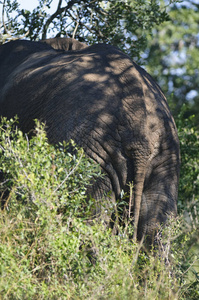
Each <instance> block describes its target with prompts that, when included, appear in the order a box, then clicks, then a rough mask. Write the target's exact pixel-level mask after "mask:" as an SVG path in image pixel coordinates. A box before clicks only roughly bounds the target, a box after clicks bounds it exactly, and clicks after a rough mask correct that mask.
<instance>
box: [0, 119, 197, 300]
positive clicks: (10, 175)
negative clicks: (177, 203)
mask: <svg viewBox="0 0 199 300" xmlns="http://www.w3.org/2000/svg"><path fill="white" fill-rule="evenodd" d="M14 124H15V121H13V120H10V121H6V120H5V119H4V120H3V123H2V125H1V133H0V136H1V137H0V139H1V143H0V152H1V153H0V154H1V155H0V166H1V171H3V174H4V175H3V177H2V178H1V179H2V180H1V182H2V183H1V201H3V209H2V210H1V213H0V236H1V243H0V260H1V265H0V295H1V297H2V299H177V298H179V299H187V297H188V298H189V299H194V297H196V296H197V288H196V284H197V281H196V280H195V278H194V279H193V280H192V279H189V281H186V280H187V277H185V274H187V270H189V269H190V267H191V265H190V262H189V261H187V265H186V266H185V252H184V249H187V245H188V242H187V240H188V239H189V241H190V240H191V239H192V229H191V230H190V231H187V230H185V231H183V230H182V224H183V223H182V221H181V220H180V218H179V220H177V221H172V220H171V221H170V223H169V224H168V226H167V228H166V230H165V232H163V234H162V237H161V238H160V237H159V236H158V237H157V247H156V249H152V251H151V252H147V251H144V250H142V249H141V245H138V244H137V243H135V242H134V241H133V240H132V238H131V237H132V230H133V229H132V225H131V224H128V226H127V227H125V228H123V227H118V228H119V234H118V235H114V234H113V232H112V231H111V229H110V228H107V227H105V226H104V223H103V220H100V219H98V220H96V221H94V220H93V222H92V223H91V222H88V221H89V220H90V217H91V211H92V206H93V202H94V199H90V200H88V199H87V197H86V188H87V186H88V185H89V183H90V181H91V180H92V178H93V177H98V176H101V174H100V170H99V167H98V166H96V165H95V164H93V163H92V162H91V160H90V159H88V158H86V157H85V155H84V153H83V150H82V149H78V148H77V147H76V146H75V144H74V142H71V143H70V144H65V143H62V144H59V145H58V146H52V145H49V143H48V140H47V137H46V133H45V131H44V126H43V125H41V124H39V123H38V122H37V123H36V127H35V130H34V133H35V135H34V136H33V137H32V139H30V140H29V139H28V137H27V135H23V134H22V132H21V131H20V130H19V129H18V128H17V126H16V125H14ZM185 138H186V134H185V136H184V140H185ZM182 203H184V202H183V200H182ZM118 205H119V204H118ZM183 205H184V204H183ZM184 206H185V205H184ZM118 226H119V225H118ZM184 227H185V225H184ZM184 232H185V233H184ZM188 235H189V236H188ZM171 246H172V251H171V250H170V248H171Z"/></svg>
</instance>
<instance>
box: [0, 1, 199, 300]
mask: <svg viewBox="0 0 199 300" xmlns="http://www.w3.org/2000/svg"><path fill="white" fill-rule="evenodd" d="M18 2H19V1H17V0H4V1H1V4H0V5H1V8H2V18H1V24H0V25H1V32H0V43H5V42H8V41H9V40H13V39H18V38H24V39H29V40H40V39H45V38H50V37H55V36H58V37H73V38H76V39H77V40H79V41H81V42H84V43H86V44H89V45H90V44H94V43H99V42H104V43H109V44H112V45H115V46H118V47H119V48H121V49H122V50H123V51H124V52H126V53H127V54H129V55H130V57H131V58H132V59H134V60H135V61H136V62H138V63H139V64H141V65H142V66H143V67H144V68H145V69H146V70H147V71H148V72H149V73H150V74H151V75H152V76H153V77H154V78H155V79H156V81H157V82H158V83H159V85H160V86H161V88H162V90H163V92H164V93H165V95H166V96H167V99H168V102H169V105H170V108H171V110H172V113H173V115H174V117H175V120H176V124H177V127H178V132H179V138H180V142H181V156H182V167H181V179H180V188H179V200H178V211H179V218H178V220H177V221H176V222H174V223H172V222H171V232H172V234H171V235H170V236H169V237H168V236H167V235H166V236H165V237H166V242H165V243H166V245H167V246H168V245H170V244H172V247H171V248H172V250H170V251H169V250H168V252H169V253H170V254H169V255H170V257H169V263H168V265H167V267H165V266H166V264H165V260H167V259H168V255H167V254H165V255H163V260H164V263H163V264H162V260H161V259H159V258H154V256H153V255H151V254H146V253H144V252H141V251H139V247H138V245H134V244H132V242H131V241H130V239H128V236H130V233H129V235H128V231H129V232H130V230H131V229H130V226H129V227H128V230H126V231H125V232H122V231H121V235H120V237H121V236H125V239H123V240H122V239H121V240H119V237H118V240H115V239H114V240H113V239H112V238H111V237H110V236H111V234H110V232H107V231H106V232H104V229H103V228H101V227H100V226H97V227H95V226H94V225H93V227H92V226H90V227H86V225H85V223H84V222H82V223H83V224H84V226H83V225H82V223H81V222H80V221H82V219H81V218H80V219H79V218H76V217H79V215H78V214H81V212H78V213H77V211H78V209H79V207H80V206H78V205H79V204H77V203H79V202H78V201H80V200H78V201H77V198H78V197H77V195H76V194H72V195H73V197H74V198H73V197H71V196H70V197H69V198H68V194H66V199H69V200H70V201H69V200H68V201H69V203H73V204H70V205H71V206H70V209H69V210H68V214H69V215H70V212H71V214H73V217H71V215H70V218H71V219H70V218H69V219H70V220H71V224H70V225H69V223H67V221H66V220H65V219H64V218H63V220H62V225H60V224H61V223H59V220H58V219H57V217H55V215H51V214H52V209H49V211H48V210H46V209H44V211H48V213H47V214H46V215H45V213H44V212H43V211H42V212H41V211H40V210H41V209H39V213H38V203H34V205H33V206H34V207H32V206H31V205H32V204H30V206H31V209H30V210H29V213H30V211H31V213H30V214H31V216H29V215H27V214H29V213H27V211H25V212H24V210H23V209H22V208H21V206H20V205H21V203H22V202H23V201H24V199H26V200H25V201H29V200H27V199H29V198H30V190H31V193H33V194H34V195H35V193H36V192H35V190H37V191H39V190H40V189H41V186H38V185H37V184H38V182H37V184H35V185H34V188H33V187H31V188H30V187H29V185H28V183H24V182H21V181H20V180H22V177H23V176H22V175H20V174H18V173H17V172H18V171H16V170H15V171H13V170H12V168H14V165H12V166H9V165H8V164H7V162H4V161H3V160H2V162H1V164H2V166H5V168H7V169H8V170H10V171H9V172H10V173H9V174H13V175H12V176H13V177H12V176H11V177H10V179H9V180H11V181H12V182H16V181H17V182H19V183H20V185H19V186H18V185H17V184H16V185H15V184H14V186H15V188H16V190H20V193H21V194H23V197H22V196H21V194H20V197H21V198H20V197H19V196H18V197H19V198H20V199H21V200H20V201H21V202H20V201H18V202H17V201H15V200H16V195H15V192H14V190H13V189H11V188H10V190H9V186H7V187H6V188H7V189H8V190H9V197H8V199H12V201H10V200H9V201H10V203H14V204H13V207H15V206H17V207H18V211H20V210H22V212H21V213H20V214H16V213H14V212H13V211H14V210H13V209H11V207H10V210H9V214H8V215H6V212H5V210H4V212H3V215H2V216H1V222H2V223H1V231H2V233H3V234H2V235H1V236H3V237H4V238H3V243H2V245H3V246H0V247H1V248H0V253H1V261H4V263H2V267H1V271H0V272H1V278H3V281H0V293H1V294H2V297H3V298H5V299H7V298H8V299H12V297H13V295H14V294H15V295H17V297H16V299H20V297H25V296H24V295H25V293H26V292H27V290H29V291H31V292H30V293H29V296H27V299H29V298H28V297H33V298H34V297H35V298H38V297H39V298H41V299H47V298H48V297H52V299H62V298H61V297H65V298H66V299H71V298H73V299H83V298H85V297H86V298H88V299H94V298H92V295H96V296H95V297H96V299H98V298H99V299H107V297H109V298H111V299H131V298H129V297H130V296H129V295H132V298H133V299H136V298H139V299H141V297H144V298H145V299H155V298H156V297H158V298H160V299H178V298H179V299H197V298H198V297H199V286H198V283H199V275H198V272H199V263H198V252H199V235H198V230H199V127H198V126H199V125H198V124H199V123H198V121H199V1H198V0H189V1H175V0H170V1H169V0H160V1H156V0H132V1H130V0H126V1H125V0H124V1H116V0H111V1H93V0H88V1H81V0H79V1H78V0H68V1H64V0H50V1H49V0H39V1H36V0H34V1H32V2H35V8H34V9H33V10H30V9H29V8H28V6H27V5H28V3H26V2H29V1H24V2H23V4H22V5H20V4H19V3H18ZM2 128H3V127H2ZM13 130H14V129H13ZM2 132H4V131H3V130H2ZM4 138H5V135H4V136H2V139H4ZM14 138H19V139H22V136H17V135H15V137H14ZM14 138H13V139H14ZM40 138H41V137H40ZM7 141H8V140H7ZM24 143H25V142H24ZM42 143H43V142H42ZM19 144H20V143H19ZM35 144H38V149H37V151H38V152H39V145H40V146H41V141H40V144H39V142H38V141H35ZM44 144H45V142H44ZM24 145H26V144H23V143H22V148H20V150H19V151H21V152H22V154H23V152H24V151H25V150H24V149H25V148H26V147H27V145H26V146H24ZM42 145H43V144H42ZM43 146H44V145H43ZM2 147H3V146H2ZM24 147H25V148H24ZM49 147H50V146H49ZM1 151H3V153H4V154H5V155H4V156H6V155H11V154H8V153H7V154H6V152H5V151H4V150H2V148H1ZM34 151H35V150H34ZM50 151H51V152H53V151H56V150H52V149H51V150H50ZM59 151H60V150H59ZM10 153H12V154H13V153H14V152H13V151H11V152H10ZM61 153H62V151H61ZM64 153H65V152H64ZM30 155H31V153H30ZM46 155H47V156H48V155H49V162H46V164H47V165H49V168H52V165H53V162H52V159H51V158H50V157H51V156H50V154H46ZM56 155H58V157H59V155H61V154H60V152H59V154H56ZM56 155H55V156H56ZM64 155H66V156H67V155H68V154H67V152H66V153H65V154H64ZM14 157H15V160H16V154H15V156H14ZM23 159H25V161H27V158H23V157H21V158H20V159H19V158H18V161H20V160H21V161H23ZM75 159H76V158H74V160H75ZM60 160H62V159H61V158H60ZM60 160H59V161H60ZM68 160H69V161H70V159H68ZM72 162H73V163H74V161H71V163H72ZM32 163H33V165H34V164H36V163H35V162H34V161H33V162H32ZM85 164H86V163H85V162H84V163H83V165H81V168H80V169H81V170H82V169H83V170H84V168H85V169H89V168H88V167H85ZM22 166H24V163H23V164H22ZM1 168H2V167H1ZM9 168H11V169H9ZM16 168H17V167H16ZM62 168H64V167H63V166H61V165H60V168H59V173H60V172H61V171H60V170H61V169H62ZM71 168H72V165H71ZM81 170H80V171H81ZM89 170H90V173H88V177H89V176H92V172H94V171H93V169H92V167H91V169H89ZM40 171H41V170H40ZM80 171H79V172H80ZM31 172H32V173H31ZM42 172H44V171H42ZM81 172H82V171H81ZM81 172H80V174H81ZM44 173H45V172H44ZM69 173H70V172H69ZM74 173H75V172H72V174H73V175H74ZM30 174H32V175H28V176H30V177H31V176H32V179H31V180H33V181H34V180H35V176H36V175H35V174H38V170H36V169H34V170H31V171H30ZM21 176H22V177H21ZM24 176H25V175H24ZM43 176H44V175H43ZM25 177H26V179H27V178H29V177H27V176H25ZM11 178H12V179H11ZM56 178H59V176H57V177H56ZM83 178H84V177H83ZM24 180H25V179H24ZM27 180H28V181H30V178H29V179H27ZM43 180H44V181H43V184H44V182H45V184H48V182H51V181H49V180H50V179H49V178H45V176H44V179H43ZM57 180H58V179H57ZM71 180H73V179H71ZM86 180H87V179H85V178H84V181H85V182H86ZM62 181H63V178H60V182H59V183H58V182H57V183H56V184H57V186H60V185H61V183H62ZM74 181H75V183H71V181H69V182H68V181H66V182H68V188H69V187H70V186H73V187H74V186H75V185H76V184H77V182H78V184H77V185H78V187H77V190H79V191H80V193H83V194H84V188H80V186H82V185H84V184H85V182H84V181H81V176H79V175H78V176H77V178H76V177H75V179H74ZM72 182H73V181H72ZM51 183H52V182H51ZM5 184H6V183H5ZM5 184H4V185H2V187H1V188H2V189H5ZM45 184H44V186H45ZM79 184H80V186H79ZM24 186H25V190H23V189H22V187H23V188H24ZM84 186H85V185H84ZM32 188H33V190H34V189H35V190H34V192H32ZM21 189H22V190H23V191H22V190H21ZM55 189H56V188H55V187H54V190H55ZM52 190H53V183H52ZM58 190H59V189H58ZM58 190H57V191H58ZM72 190H73V188H72ZM18 192H19V191H18ZM36 194H37V193H36ZM69 194H70V188H69ZM13 195H15V196H13ZM44 195H45V193H44ZM13 197H14V198H13ZM26 197H27V198H26ZM35 197H36V196H35ZM45 197H47V198H48V197H49V195H48V194H47V195H45V196H44V198H45ZM57 197H58V198H59V195H58V194H57ZM36 198H37V197H36ZM53 199H54V198H53ZM71 199H74V201H72V200H71ZM78 199H79V198H78ZM22 200H23V201H22ZM53 201H55V202H56V201H57V200H56V199H54V200H53ZM81 201H83V198H82V200H81ZM81 201H80V202H81ZM16 203H18V204H16ZM28 203H29V202H28ZM31 203H32V202H31ZM44 203H45V201H44ZM39 205H40V204H39ZM45 205H46V204H45ZM48 205H49V204H48ZM48 205H47V206H48ZM10 206H11V205H10ZM24 214H25V217H24ZM88 215H89V213H88ZM53 216H54V218H55V222H54V223H53V222H52V223H51V222H50V224H51V225H52V228H53V229H52V228H51V229H49V231H48V232H47V228H48V227H45V224H47V223H48V222H49V219H50V218H52V217H53ZM23 217H24V220H25V221H24V223H23V222H22V219H23ZM67 217H68V215H67ZM37 218H38V219H37ZM5 220H6V221H5ZM10 220H11V221H10ZM36 220H40V221H41V222H40V223H38V224H39V226H36V224H37V221H36ZM78 220H80V221H78ZM5 222H8V223H6V226H5ZM9 222H10V223H9ZM45 222H46V223H45ZM8 224H10V225H9V226H8ZM11 224H15V226H14V225H13V226H14V227H13V226H12V225H11ZM38 224H37V225H38ZM58 224H59V225H58ZM66 224H68V225H67V226H68V227H67V226H66ZM42 226H43V227H42ZM46 226H47V225H46ZM75 226H77V227H78V228H79V231H78V230H77V231H75ZM5 227H6V228H8V229H9V228H10V231H9V232H6V233H5V230H6V229H5ZM16 228H17V231H15V229H16ZM20 228H21V229H20ZM42 228H43V229H42ZM55 228H57V230H58V229H59V230H60V231H61V233H63V232H65V231H64V230H66V231H67V235H68V237H70V238H68V239H67V238H66V237H65V236H63V235H62V236H61V235H60V234H58V231H56V230H55ZM64 228H67V229H64ZM89 228H90V229H89ZM97 229H98V231H97ZM28 230H29V231H28ZM42 230H44V231H42ZM121 230H122V229H121ZM40 231H41V232H42V235H43V239H42V238H41V232H40ZM89 231H90V233H89V234H88V232H89ZM27 232H29V233H27ZM39 232H40V233H39ZM77 232H78V234H77ZM97 232H98V233H97ZM47 233H48V234H47ZM45 234H46V235H45ZM167 234H168V232H167ZM6 236H8V237H7V238H6ZM47 236H48V239H49V241H48V242H47ZM53 236H57V239H55V240H56V241H57V242H56V241H54V239H53ZM97 236H98V237H99V238H97ZM22 237H23V239H24V240H21V239H22ZM42 241H43V243H42ZM168 241H169V243H168ZM38 243H41V249H42V250H39V246H38V245H37V244H38ZM161 243H162V242H161V241H160V247H161V245H162V244H161ZM22 244H24V250H20V249H21V248H23V247H22ZM101 245H103V248H101ZM111 245H112V247H111ZM167 246H165V247H164V249H166V250H165V251H167ZM169 247H170V246H168V248H169ZM90 248H94V250H93V251H94V252H95V255H94V256H95V259H94V260H95V262H93V258H92V257H93V255H91V258H89V254H88V252H89V251H90V250H89V251H87V249H90ZM9 249H10V250H9ZM14 249H15V250H14ZM16 249H18V250H17V251H18V252H16ZM33 249H36V250H35V252H34V251H33ZM82 249H83V250H82ZM118 249H119V250H118ZM130 249H131V251H130ZM116 250H118V251H116ZM9 251H10V252H9ZM20 251H21V252H20ZM59 252H60V256H59V255H58V253H59ZM130 252H131V253H130ZM66 253H67V255H68V257H67V255H66ZM164 253H165V252H164ZM6 255H7V256H6ZM9 255H10V256H9ZM23 257H24V258H23ZM104 259H107V267H105V265H106V264H105V261H104ZM17 260H18V261H20V262H21V265H20V267H17ZM156 260H158V262H157V261H156ZM24 261H26V264H24ZM55 262H57V264H55ZM64 264H65V265H66V266H67V267H65V268H64V267H63V265H64ZM55 265H56V268H55ZM42 266H43V267H42ZM124 266H125V267H124ZM155 266H157V267H155ZM9 270H10V271H9ZM114 270H116V271H115V272H114ZM55 273H56V274H57V276H56V275H55ZM171 273H172V274H173V275H171ZM15 274H16V276H14V275H15ZM169 274H170V275H169ZM33 275H34V276H33ZM7 276H8V277H9V276H10V278H11V279H12V280H10V281H8V282H7V286H6V287H5V280H6V277H7ZM49 278H50V279H49ZM121 278H123V280H121ZM9 282H10V283H9ZM108 282H109V284H108ZM35 284H36V285H38V287H37V288H36V287H35ZM64 285H65V286H67V289H68V292H67V289H66V288H64ZM161 285H162V286H163V289H161V288H160V286H161ZM47 290H49V291H51V292H50V293H51V294H48V293H49V292H47ZM13 291H14V292H13ZM17 293H18V294H17ZM27 295H28V294H27ZM103 295H104V296H103ZM42 297H43V298H42ZM53 297H54V298H53ZM59 297H60V298H59ZM100 297H104V298H100ZM24 299H26V298H24Z"/></svg>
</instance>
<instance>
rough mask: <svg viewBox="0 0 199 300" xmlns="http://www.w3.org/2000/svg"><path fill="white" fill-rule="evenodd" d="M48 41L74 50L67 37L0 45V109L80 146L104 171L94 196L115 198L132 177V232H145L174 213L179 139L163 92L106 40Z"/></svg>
mask: <svg viewBox="0 0 199 300" xmlns="http://www.w3.org/2000/svg"><path fill="white" fill-rule="evenodd" d="M54 42H55V43H54ZM70 43H71V40H70V41H69V44H70ZM54 44H55V45H56V46H53V45H54ZM77 44H78V42H77ZM50 45H52V47H55V48H59V49H62V50H64V49H74V48H73V47H72V46H71V44H70V47H68V48H67V46H64V45H66V39H64V40H63V45H61V40H60V39H59V43H57V40H54V41H53V40H51V41H49V42H47V44H46V43H40V42H30V41H14V42H9V43H7V44H4V45H2V46H1V47H0V94H1V100H0V101H1V102H0V115H2V116H6V117H8V118H11V117H13V116H15V115H16V114H17V115H18V117H19V121H20V127H21V129H22V130H23V131H24V132H29V131H30V130H31V129H32V128H33V126H34V122H33V119H39V120H41V121H44V122H46V125H47V127H46V129H47V134H48V138H49V141H50V142H51V143H58V142H60V141H63V140H66V141H68V140H69V139H73V140H75V142H76V143H77V144H78V145H79V146H82V147H83V148H84V150H85V152H86V154H87V155H88V156H89V157H91V158H92V159H93V160H94V161H96V162H97V163H99V164H100V166H101V168H102V170H103V172H104V174H105V176H104V178H103V179H98V180H97V181H96V182H95V183H94V184H93V186H92V188H91V189H90V191H89V193H90V194H91V195H92V196H93V197H94V198H96V199H97V200H100V199H102V198H103V197H104V195H105V194H107V193H108V192H109V191H111V192H112V193H111V196H109V197H107V199H106V201H107V203H110V202H111V201H115V200H116V199H118V198H120V195H121V191H122V190H124V191H127V190H129V187H128V184H129V182H132V181H133V183H134V199H133V203H132V215H134V228H135V233H134V238H136V236H137V238H138V240H140V239H141V238H142V237H143V236H144V235H148V236H149V237H150V238H151V237H152V236H153V234H154V231H155V229H156V228H157V226H158V224H161V223H164V222H165V221H166V220H167V217H168V216H169V215H175V214H176V201H177V191H178V178H179V165H180V162H179V141H178V136H177V131H176V126H175V123H174V120H173V117H172V115H171V113H170V110H169V108H168V104H167V100H166V98H165V97H164V95H163V93H162V91H161V90H160V88H159V86H158V85H157V84H156V83H155V82H154V80H153V79H152V78H151V76H150V75H149V74H147V73H146V72H145V71H144V70H143V69H142V68H141V67H139V66H138V65H137V64H136V63H135V62H133V61H132V60H131V59H130V58H129V57H128V56H127V55H125V54H124V53H123V52H122V51H120V50H119V49H117V48H115V47H113V46H110V45H105V44H97V45H93V46H90V47H86V48H83V49H81V50H77V51H67V52H66V51H60V50H56V49H53V48H52V47H51V46H50ZM57 45H59V47H57ZM74 47H76V46H74ZM83 47H85V45H84V46H83ZM109 194H110V193H109Z"/></svg>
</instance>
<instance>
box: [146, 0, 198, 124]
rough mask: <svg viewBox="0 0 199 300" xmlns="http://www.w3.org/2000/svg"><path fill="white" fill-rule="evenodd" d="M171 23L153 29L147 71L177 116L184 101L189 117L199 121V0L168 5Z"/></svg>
mask: <svg viewBox="0 0 199 300" xmlns="http://www.w3.org/2000/svg"><path fill="white" fill-rule="evenodd" d="M168 13H169V16H170V22H167V23H164V24H161V25H159V26H156V27H155V28H153V35H152V37H151V38H150V37H149V38H148V50H147V51H146V56H145V59H146V68H147V71H148V72H149V73H150V74H151V75H152V76H153V77H154V78H155V79H156V80H157V82H158V83H159V84H160V86H161V88H162V89H163V91H164V92H165V93H166V95H167V98H168V99H169V100H170V99H171V101H169V102H170V103H169V104H170V106H171V108H172V111H173V113H174V114H175V116H177V115H178V114H179V112H180V111H181V107H182V105H183V104H186V105H187V107H189V110H188V111H187V113H186V116H188V115H192V114H195V115H196V118H195V123H196V124H198V122H199V89H198V87H199V68H198V66H199V35H198V32H199V1H198V0H192V1H191V0H190V1H182V3H181V4H173V5H171V6H169V7H168Z"/></svg>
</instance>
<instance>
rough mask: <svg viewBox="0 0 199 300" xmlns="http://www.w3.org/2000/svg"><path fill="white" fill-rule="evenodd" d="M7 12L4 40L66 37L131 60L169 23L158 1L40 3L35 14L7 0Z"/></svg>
mask: <svg viewBox="0 0 199 300" xmlns="http://www.w3.org/2000/svg"><path fill="white" fill-rule="evenodd" d="M176 1H177V0H176ZM176 1H175V2H176ZM172 2H173V1H172ZM35 6H36V3H35ZM52 7H53V8H54V9H53V11H52ZM3 11H4V24H2V26H3V25H4V27H3V28H4V35H2V37H1V39H5V38H6V39H7V38H8V39H9V38H11V37H14V36H20V37H21V36H25V37H26V38H28V39H31V40H38V39H45V38H47V37H48V38H49V37H52V36H53V37H54V36H62V37H63V36H66V37H73V38H76V39H78V40H79V41H82V42H86V43H87V44H92V43H95V42H105V43H111V44H112V45H116V46H118V47H120V48H121V49H123V50H125V51H126V52H127V53H129V54H130V55H131V56H139V55H140V52H141V51H143V50H144V49H145V48H146V42H147V39H146V33H151V31H152V28H153V27H154V26H155V25H157V24H161V23H162V22H163V21H165V20H168V19H169V16H168V14H167V12H166V6H165V5H160V3H159V1H156V0H145V1H143V0H122V1H118V0H109V1H103V0H98V1H93V0H87V1H83V0H68V1H62V0H59V1H58V0H48V1H46V0H40V1H38V4H37V6H36V7H35V8H34V9H33V10H32V11H30V10H28V9H26V7H24V8H21V7H20V6H19V3H18V1H17V0H4V10H3ZM13 11H15V17H14V18H13V15H12V14H11V13H13ZM105 24H106V25H107V24H108V26H106V25H105Z"/></svg>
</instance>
